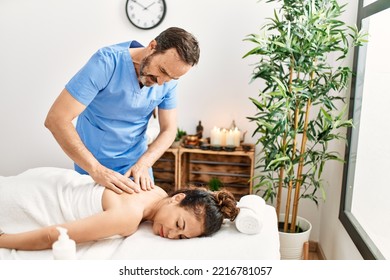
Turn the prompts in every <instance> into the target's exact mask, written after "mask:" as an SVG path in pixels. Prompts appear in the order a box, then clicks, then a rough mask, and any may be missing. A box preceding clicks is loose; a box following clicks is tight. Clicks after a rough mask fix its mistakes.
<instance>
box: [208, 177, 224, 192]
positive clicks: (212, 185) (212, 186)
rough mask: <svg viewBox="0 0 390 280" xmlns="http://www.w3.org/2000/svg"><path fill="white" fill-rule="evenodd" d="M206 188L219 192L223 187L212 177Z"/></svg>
mask: <svg viewBox="0 0 390 280" xmlns="http://www.w3.org/2000/svg"><path fill="white" fill-rule="evenodd" d="M208 187H209V189H210V190H211V191H213V192H215V191H219V190H220V189H221V188H222V187H223V183H222V182H221V180H220V179H218V178H217V177H212V178H211V179H210V180H209V183H208Z"/></svg>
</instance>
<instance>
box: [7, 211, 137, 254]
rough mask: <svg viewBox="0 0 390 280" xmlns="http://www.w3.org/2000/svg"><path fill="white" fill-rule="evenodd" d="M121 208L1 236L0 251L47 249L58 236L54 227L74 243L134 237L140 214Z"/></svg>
mask: <svg viewBox="0 0 390 280" xmlns="http://www.w3.org/2000/svg"><path fill="white" fill-rule="evenodd" d="M130 213H131V216H130V215H129V211H127V210H124V209H123V208H121V207H118V208H115V209H110V210H107V211H104V212H102V213H99V214H96V215H93V216H91V217H88V218H85V219H81V220H77V221H73V222H70V223H65V224H62V225H53V226H49V227H44V228H41V229H38V230H33V231H29V232H23V233H15V234H7V233H5V234H3V235H1V236H0V248H8V249H18V250H44V249H50V248H51V247H52V245H53V243H54V242H55V241H57V239H58V236H59V232H58V231H57V229H56V227H57V226H61V227H64V228H66V229H68V235H69V237H70V238H71V239H73V240H74V241H76V243H82V242H88V241H94V240H98V239H103V238H106V237H110V236H113V235H122V236H128V235H131V234H132V233H134V232H135V231H136V230H137V228H138V225H139V224H140V222H141V219H142V213H141V214H139V213H138V211H133V210H132V212H130Z"/></svg>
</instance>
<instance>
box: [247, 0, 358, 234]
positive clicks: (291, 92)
mask: <svg viewBox="0 0 390 280" xmlns="http://www.w3.org/2000/svg"><path fill="white" fill-rule="evenodd" d="M267 2H282V3H281V6H280V8H278V9H276V10H275V11H274V17H273V18H271V19H269V22H268V23H267V24H266V25H265V26H264V27H263V28H262V32H263V34H262V35H258V34H250V35H248V36H247V37H246V38H245V39H244V40H245V41H249V42H252V43H254V44H255V45H256V46H255V47H254V48H253V49H252V50H250V51H249V52H248V53H247V54H245V55H244V58H245V57H248V56H252V55H256V56H259V61H258V62H257V63H256V65H255V68H254V71H253V73H252V81H254V80H256V79H261V80H263V81H264V82H265V83H264V87H263V88H262V90H261V91H260V93H259V97H258V98H257V99H256V98H251V101H252V103H253V104H254V105H255V106H256V107H257V109H258V111H257V113H256V114H255V116H253V117H248V119H249V120H250V121H253V122H256V125H257V128H256V129H255V131H254V132H253V135H252V136H255V135H258V140H257V144H261V145H262V150H261V152H260V159H259V161H258V163H257V165H256V167H255V168H256V169H259V171H260V174H259V175H256V176H255V177H254V178H253V179H254V180H257V181H256V184H255V186H254V188H255V189H259V190H261V191H263V197H264V198H265V199H266V200H269V199H270V200H271V201H273V199H274V198H276V210H277V213H278V216H279V213H280V205H281V199H282V191H287V194H286V195H285V197H286V204H285V205H286V208H285V221H284V229H283V231H284V232H295V227H296V217H297V213H298V203H299V200H300V199H301V198H306V199H310V200H312V201H314V202H315V203H316V204H318V191H319V190H320V192H321V193H322V198H324V199H325V191H324V188H323V179H322V172H323V169H324V165H325V163H326V162H327V161H329V160H337V161H342V159H341V158H340V156H339V155H338V154H337V153H336V152H334V151H329V150H328V146H329V143H330V142H331V141H333V140H339V139H344V140H345V129H341V128H345V127H349V126H351V125H352V120H346V119H345V118H344V115H345V111H346V106H344V109H342V110H339V109H338V107H339V105H341V104H342V103H343V101H344V98H343V97H342V95H341V94H340V93H341V92H342V90H344V89H345V88H346V86H347V85H348V81H349V77H350V74H351V69H350V68H349V67H345V66H342V63H341V62H342V61H343V59H344V58H345V57H346V56H347V54H348V53H349V51H350V50H351V48H352V46H356V45H361V44H362V43H363V42H365V40H364V38H365V35H363V34H361V33H360V32H359V31H358V30H357V28H355V27H351V26H347V25H346V24H345V23H344V22H343V21H341V20H340V19H339V17H340V16H341V15H342V13H343V12H344V10H343V9H344V7H345V5H344V6H339V4H338V2H337V1H336V0H284V1H282V0H268V1H267ZM329 55H332V56H329ZM328 56H329V57H328ZM338 63H339V64H340V65H336V64H338ZM291 204H292V205H291ZM291 208H292V214H291V216H292V220H291V224H290V228H288V225H289V222H288V218H289V215H290V209H291Z"/></svg>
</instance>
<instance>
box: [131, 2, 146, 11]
mask: <svg viewBox="0 0 390 280" xmlns="http://www.w3.org/2000/svg"><path fill="white" fill-rule="evenodd" d="M131 2H134V3H135V4H137V5H138V6H141V7H142V8H144V10H146V9H147V8H145V6H144V5H141V4H140V3H138V2H137V0H131Z"/></svg>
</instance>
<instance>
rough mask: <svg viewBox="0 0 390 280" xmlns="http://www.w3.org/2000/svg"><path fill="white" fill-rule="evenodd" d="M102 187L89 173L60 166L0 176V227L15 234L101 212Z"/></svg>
mask: <svg viewBox="0 0 390 280" xmlns="http://www.w3.org/2000/svg"><path fill="white" fill-rule="evenodd" d="M103 190H104V188H103V187H102V186H100V185H97V184H96V183H95V182H94V181H93V179H92V178H91V177H90V176H88V175H81V174H79V173H77V172H76V171H74V170H68V169H61V168H52V167H41V168H34V169H30V170H27V171H25V172H23V173H21V174H19V175H17V176H9V177H2V176H0V228H1V229H2V230H4V232H7V233H16V232H22V231H28V230H33V229H37V228H40V227H43V226H48V225H54V224H61V223H64V222H67V221H72V220H77V219H82V218H84V217H88V216H91V215H93V214H96V213H99V212H101V211H103V209H102V203H101V197H102V194H103Z"/></svg>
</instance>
